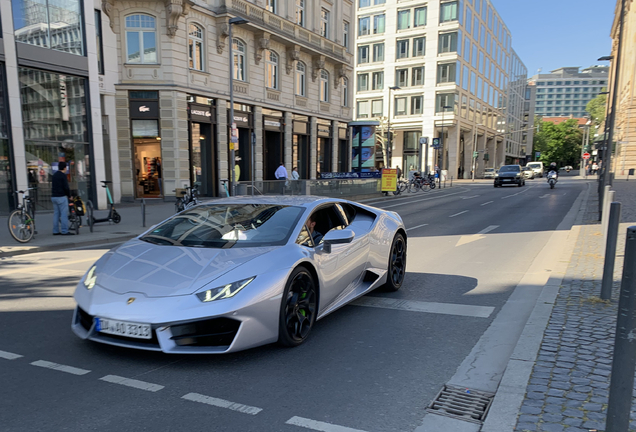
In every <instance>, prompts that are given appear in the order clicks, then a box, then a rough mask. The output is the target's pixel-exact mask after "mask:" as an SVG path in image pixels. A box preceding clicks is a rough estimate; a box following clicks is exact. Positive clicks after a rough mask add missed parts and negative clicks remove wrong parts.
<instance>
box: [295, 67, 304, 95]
mask: <svg viewBox="0 0 636 432" xmlns="http://www.w3.org/2000/svg"><path fill="white" fill-rule="evenodd" d="M305 71H306V68H305V63H303V62H301V61H299V62H296V94H297V95H298V96H305V95H306V94H307V93H306V84H305V83H306V82H307V81H306V80H305V79H306V75H305Z"/></svg>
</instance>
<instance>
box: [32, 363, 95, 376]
mask: <svg viewBox="0 0 636 432" xmlns="http://www.w3.org/2000/svg"><path fill="white" fill-rule="evenodd" d="M31 364H32V365H33V366H39V367H43V368H47V369H53V370H56V371H60V372H66V373H70V374H73V375H86V374H87V373H90V371H89V370H86V369H80V368H76V367H73V366H66V365H61V364H57V363H53V362H48V361H45V360H38V361H34V362H33V363H31Z"/></svg>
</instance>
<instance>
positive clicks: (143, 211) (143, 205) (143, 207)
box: [141, 198, 146, 227]
mask: <svg viewBox="0 0 636 432" xmlns="http://www.w3.org/2000/svg"><path fill="white" fill-rule="evenodd" d="M141 226H142V227H146V199H145V198H142V199H141Z"/></svg>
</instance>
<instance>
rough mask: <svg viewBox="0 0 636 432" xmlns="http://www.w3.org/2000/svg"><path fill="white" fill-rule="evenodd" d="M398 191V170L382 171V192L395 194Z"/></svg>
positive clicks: (388, 169) (385, 169) (386, 169)
mask: <svg viewBox="0 0 636 432" xmlns="http://www.w3.org/2000/svg"><path fill="white" fill-rule="evenodd" d="M396 189H397V170H396V169H393V168H384V169H383V170H382V192H393V191H394V190H396Z"/></svg>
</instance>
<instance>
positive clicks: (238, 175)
mask: <svg viewBox="0 0 636 432" xmlns="http://www.w3.org/2000/svg"><path fill="white" fill-rule="evenodd" d="M240 160H241V157H240V156H236V157H235V158H234V183H236V182H238V181H239V179H240V178H241V167H240V166H239V164H238V162H239V161H240Z"/></svg>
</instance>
